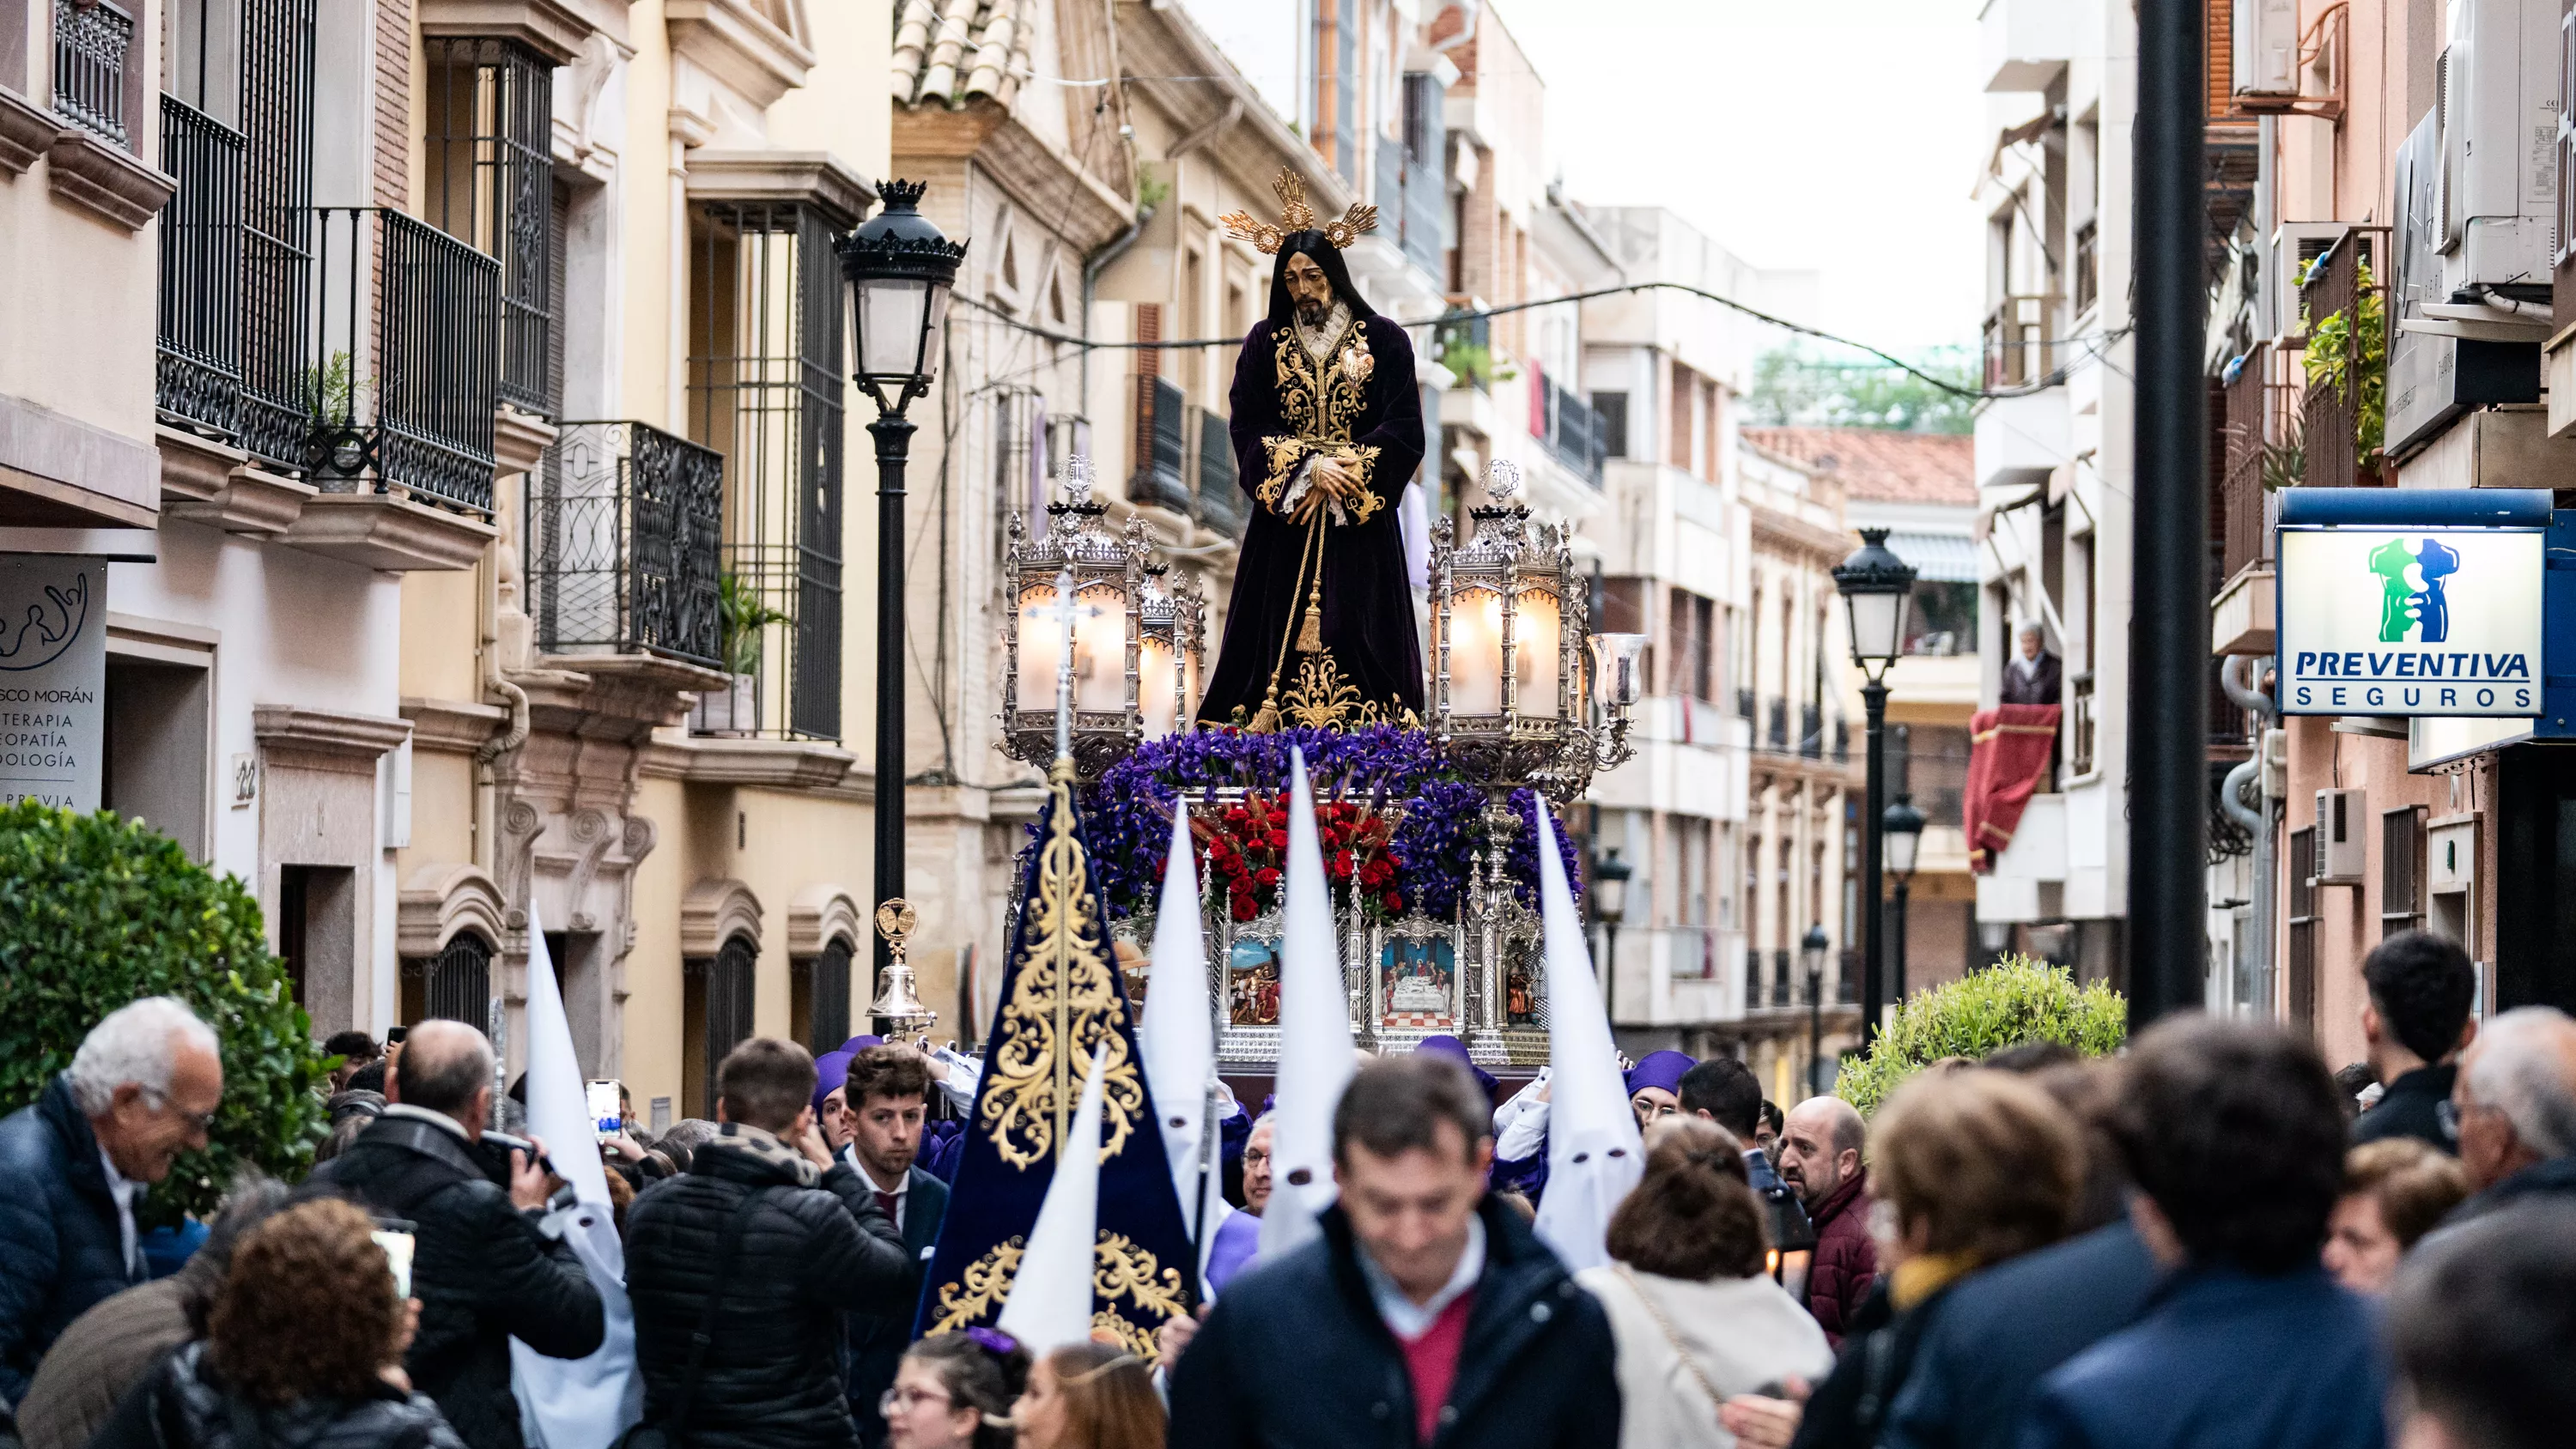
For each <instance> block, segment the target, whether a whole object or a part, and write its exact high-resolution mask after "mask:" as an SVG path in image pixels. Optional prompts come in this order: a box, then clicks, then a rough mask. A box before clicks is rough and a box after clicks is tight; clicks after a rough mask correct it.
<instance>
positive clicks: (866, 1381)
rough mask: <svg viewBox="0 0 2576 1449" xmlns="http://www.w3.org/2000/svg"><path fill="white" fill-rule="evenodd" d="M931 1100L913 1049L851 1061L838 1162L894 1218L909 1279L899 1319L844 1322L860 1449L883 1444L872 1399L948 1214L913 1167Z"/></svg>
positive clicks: (902, 1340) (897, 1355)
mask: <svg viewBox="0 0 2576 1449" xmlns="http://www.w3.org/2000/svg"><path fill="white" fill-rule="evenodd" d="M929 1097H930V1067H929V1064H928V1063H926V1062H924V1061H923V1060H922V1057H921V1053H919V1052H917V1051H914V1050H913V1049H912V1048H911V1047H908V1046H873V1047H869V1048H868V1049H867V1050H865V1051H862V1052H860V1053H859V1054H858V1055H857V1056H854V1057H852V1058H850V1065H849V1077H848V1079H847V1081H846V1083H845V1085H844V1088H843V1099H842V1100H843V1105H842V1108H841V1111H842V1113H843V1125H844V1127H845V1128H846V1129H847V1133H848V1136H849V1145H848V1146H846V1147H844V1148H842V1149H841V1155H842V1157H843V1158H844V1159H845V1160H847V1161H848V1162H849V1164H850V1165H851V1166H852V1167H854V1168H857V1169H858V1173H859V1177H860V1180H861V1181H862V1182H863V1183H864V1184H865V1185H866V1186H867V1187H868V1188H869V1189H870V1190H871V1191H873V1192H874V1193H875V1194H876V1199H877V1206H878V1207H880V1208H883V1209H884V1210H885V1213H886V1216H888V1217H890V1218H893V1219H894V1225H895V1230H896V1231H897V1232H900V1233H901V1234H903V1245H904V1249H905V1251H906V1252H907V1253H908V1254H909V1255H910V1257H911V1259H912V1273H913V1284H912V1288H911V1291H910V1292H909V1293H907V1294H906V1295H904V1299H903V1302H904V1305H905V1311H904V1312H903V1313H901V1314H899V1315H897V1314H884V1313H855V1312H854V1313H850V1314H848V1315H846V1317H845V1327H844V1332H845V1333H846V1335H847V1338H848V1354H847V1357H846V1359H845V1360H844V1368H845V1375H844V1377H845V1379H846V1381H847V1383H848V1385H849V1393H850V1417H851V1418H852V1419H854V1420H856V1421H857V1422H858V1426H859V1443H860V1444H861V1445H862V1446H863V1449H877V1446H878V1445H880V1444H883V1443H884V1442H885V1440H886V1425H885V1419H884V1418H883V1416H881V1415H879V1414H878V1413H877V1400H878V1399H879V1398H881V1397H883V1396H884V1394H885V1391H886V1390H887V1389H889V1388H892V1387H893V1386H894V1371H895V1365H896V1364H897V1363H898V1362H899V1361H901V1359H902V1358H903V1351H904V1349H905V1348H906V1347H907V1346H908V1345H909V1344H910V1343H911V1342H912V1321H913V1317H914V1314H913V1312H912V1309H913V1308H914V1306H915V1305H917V1304H918V1302H919V1300H920V1297H921V1284H920V1278H921V1268H922V1264H923V1263H924V1262H926V1261H927V1260H928V1259H929V1257H930V1252H931V1249H932V1248H933V1247H934V1246H936V1245H937V1243H938V1242H939V1221H940V1219H941V1218H942V1217H944V1216H946V1215H947V1212H948V1184H946V1183H944V1182H941V1181H940V1180H939V1179H938V1178H935V1177H933V1176H931V1175H930V1174H929V1173H927V1172H924V1171H922V1170H921V1168H919V1167H918V1166H915V1165H914V1162H913V1159H914V1157H915V1156H917V1155H918V1154H919V1153H920V1151H921V1123H922V1118H923V1117H924V1116H925V1115H926V1114H927V1110H928V1104H929Z"/></svg>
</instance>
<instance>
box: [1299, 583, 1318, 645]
mask: <svg viewBox="0 0 2576 1449" xmlns="http://www.w3.org/2000/svg"><path fill="white" fill-rule="evenodd" d="M1297 649H1298V652H1299V653H1303V654H1321V653H1323V652H1324V608H1323V605H1322V604H1321V603H1320V602H1318V601H1317V599H1316V598H1315V596H1314V595H1312V594H1309V595H1307V597H1306V622H1305V623H1303V624H1300V625H1298V626H1297Z"/></svg>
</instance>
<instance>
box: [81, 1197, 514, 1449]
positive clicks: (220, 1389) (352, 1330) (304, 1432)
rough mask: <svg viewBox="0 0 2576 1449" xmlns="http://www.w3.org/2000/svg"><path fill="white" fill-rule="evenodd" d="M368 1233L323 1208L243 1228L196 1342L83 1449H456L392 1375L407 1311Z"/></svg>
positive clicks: (332, 1208)
mask: <svg viewBox="0 0 2576 1449" xmlns="http://www.w3.org/2000/svg"><path fill="white" fill-rule="evenodd" d="M374 1228H375V1224H374V1223H373V1221H372V1220H370V1219H369V1218H368V1217H367V1215H366V1214H365V1213H364V1212H362V1211H360V1210H359V1209H357V1208H356V1207H353V1206H351V1205H350V1204H349V1203H347V1202H344V1201H342V1200H340V1199H337V1198H321V1199H317V1200H315V1201H312V1202H307V1203H302V1204H299V1205H297V1206H295V1207H291V1208H288V1209H286V1210H285V1211H284V1212H281V1213H278V1214H277V1215H276V1216H274V1217H271V1218H270V1219H268V1220H267V1221H266V1222H263V1223H261V1224H260V1225H259V1226H258V1227H256V1228H254V1229H252V1230H251V1231H250V1233H249V1234H248V1235H246V1236H245V1237H244V1238H243V1239H242V1241H241V1246H240V1247H238V1248H236V1249H234V1250H233V1261H232V1268H231V1270H230V1272H228V1273H227V1274H226V1275H225V1278H224V1286H223V1288H222V1289H221V1290H220V1291H219V1292H218V1293H217V1294H216V1297H215V1303H214V1309H213V1311H212V1312H211V1314H209V1316H208V1318H207V1324H206V1337H205V1339H204V1340H203V1341H201V1342H197V1343H191V1344H188V1345H186V1346H184V1347H182V1348H180V1349H179V1350H178V1351H177V1352H175V1353H173V1354H172V1355H171V1356H170V1357H169V1358H167V1359H165V1360H163V1362H162V1365H161V1367H160V1368H159V1369H157V1370H155V1371H154V1372H153V1373H151V1374H149V1375H147V1376H146V1377H145V1378H144V1379H143V1380H142V1382H141V1383H139V1384H137V1385H136V1386H135V1388H134V1391H133V1392H131V1393H129V1394H127V1395H126V1396H125V1399H124V1401H123V1402H121V1403H120V1404H118V1405H117V1409H116V1414H115V1416H114V1417H112V1418H110V1419H109V1420H108V1421H107V1423H106V1425H105V1426H104V1427H102V1428H101V1429H100V1430H99V1432H98V1437H97V1438H95V1439H93V1440H91V1441H90V1444H91V1449H257V1446H259V1445H263V1444H265V1445H293V1446H295V1449H463V1444H462V1442H461V1441H460V1440H459V1439H458V1438H457V1437H456V1431H455V1430H453V1429H451V1428H449V1427H448V1424H447V1421H446V1419H444V1418H443V1417H441V1416H440V1414H439V1412H438V1406H437V1405H436V1404H433V1403H431V1402H430V1401H429V1400H428V1399H427V1398H425V1397H423V1396H421V1395H419V1394H416V1393H413V1392H412V1391H411V1382H410V1380H409V1379H408V1378H406V1377H405V1376H404V1374H403V1369H402V1358H403V1351H404V1350H405V1349H406V1348H408V1347H409V1346H410V1343H411V1335H412V1329H413V1327H414V1325H415V1324H416V1322H417V1312H416V1308H415V1305H414V1304H412V1303H409V1302H406V1301H405V1300H404V1299H403V1298H401V1297H400V1296H398V1295H397V1292H396V1289H395V1282H394V1269H393V1264H392V1262H391V1260H390V1259H389V1258H388V1257H387V1255H386V1251H385V1248H384V1247H383V1245H382V1244H380V1243H378V1242H377V1241H376V1239H375V1237H374Z"/></svg>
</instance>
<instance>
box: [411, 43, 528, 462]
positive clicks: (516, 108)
mask: <svg viewBox="0 0 2576 1449" xmlns="http://www.w3.org/2000/svg"><path fill="white" fill-rule="evenodd" d="M425 44H426V47H427V51H428V61H429V67H428V74H427V76H426V77H425V82H424V84H423V87H422V90H423V95H422V114H423V116H424V117H425V119H426V121H427V125H428V136H427V145H426V148H425V154H424V156H423V158H422V159H423V163H424V175H423V177H422V190H423V198H422V199H423V201H424V203H425V205H426V210H427V213H428V215H427V220H428V221H429V222H430V224H431V225H433V226H435V227H437V228H438V229H439V230H440V231H443V232H445V233H447V234H448V235H449V236H452V237H455V238H456V239H457V240H459V241H462V242H464V243H466V244H467V245H469V246H471V247H473V248H474V249H475V250H477V251H479V252H482V253H483V254H484V255H486V256H490V257H494V258H497V259H498V260H499V261H500V263H501V378H500V396H501V400H502V401H503V402H506V403H509V404H511V405H512V406H514V407H518V408H521V409H523V410H525V411H528V412H532V413H538V414H542V415H544V416H547V417H553V416H555V414H556V410H557V406H558V401H559V400H558V399H557V398H556V397H554V396H552V395H550V394H549V393H548V390H547V371H548V369H547V361H548V359H549V357H550V355H551V353H552V348H553V342H552V340H551V334H552V333H553V331H554V326H555V322H554V318H555V301H554V264H553V260H552V258H551V256H550V253H551V251H552V242H553V231H554V227H553V220H554V218H553V211H554V162H553V159H552V155H551V152H552V149H553V138H554V75H555V72H554V67H553V66H552V65H550V64H548V63H547V61H546V58H545V57H544V56H542V55H539V54H538V53H537V52H535V51H533V50H531V49H529V48H528V47H527V46H525V45H522V44H520V43H519V42H517V41H515V40H500V39H494V38H490V37H482V36H437V35H434V36H431V37H429V39H428V40H427V41H426V42H425Z"/></svg>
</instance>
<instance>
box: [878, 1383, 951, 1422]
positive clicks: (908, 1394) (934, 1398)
mask: <svg viewBox="0 0 2576 1449" xmlns="http://www.w3.org/2000/svg"><path fill="white" fill-rule="evenodd" d="M948 1402H950V1400H949V1397H948V1396H947V1395H946V1394H942V1393H935V1392H933V1391H931V1390H929V1389H888V1390H886V1391H885V1392H884V1393H882V1394H879V1395H877V1417H878V1418H880V1419H891V1418H894V1417H896V1416H898V1415H901V1414H909V1413H911V1412H912V1411H913V1410H915V1409H917V1408H920V1407H921V1406H922V1405H924V1404H945V1403H948Z"/></svg>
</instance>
